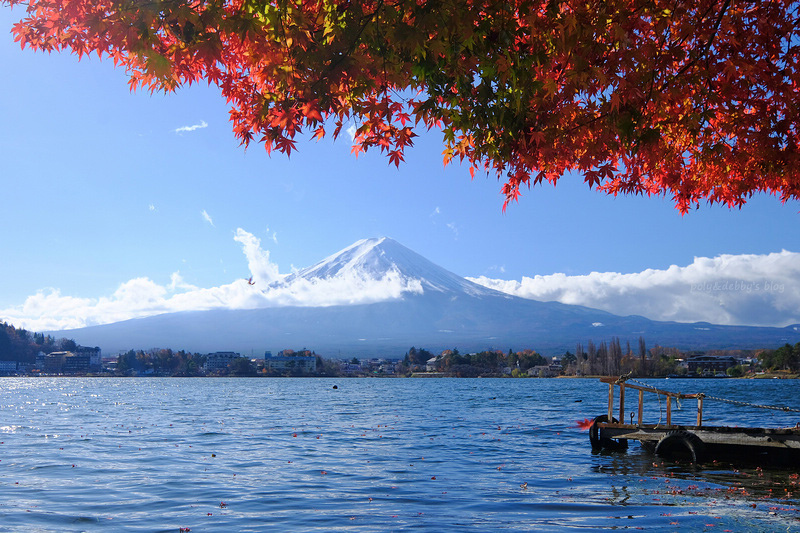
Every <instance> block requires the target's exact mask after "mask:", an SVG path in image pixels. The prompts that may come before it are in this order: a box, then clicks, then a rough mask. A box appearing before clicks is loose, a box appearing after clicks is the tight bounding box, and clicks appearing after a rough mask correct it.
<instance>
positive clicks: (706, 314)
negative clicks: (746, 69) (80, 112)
mask: <svg viewBox="0 0 800 533" xmlns="http://www.w3.org/2000/svg"><path fill="white" fill-rule="evenodd" d="M234 241H235V242H237V243H239V244H240V245H241V247H242V252H243V254H244V256H245V259H246V260H247V267H248V269H249V272H250V276H251V277H250V278H249V279H243V278H242V279H237V280H235V281H233V282H231V283H228V284H225V285H220V286H218V287H211V288H201V287H196V286H193V285H191V284H189V283H186V282H185V281H184V280H183V278H182V276H181V274H180V272H175V273H173V274H172V276H171V278H170V281H169V283H167V284H164V285H162V284H159V283H156V282H155V281H153V280H151V279H149V278H146V277H139V278H134V279H132V280H129V281H126V282H124V283H122V284H121V285H120V286H119V287H118V288H117V290H115V291H114V293H113V294H111V295H109V296H103V297H100V298H80V297H75V296H69V295H63V294H62V293H61V291H60V290H58V289H54V288H48V289H42V290H40V291H38V292H37V293H36V294H34V295H32V296H29V297H28V298H27V299H26V300H25V302H24V303H23V304H22V305H20V306H17V307H12V308H9V309H4V310H0V320H4V321H6V322H9V323H11V324H14V325H15V326H17V327H24V328H26V329H29V330H33V331H58V330H64V329H75V328H82V327H86V326H93V325H100V324H107V323H112V322H118V321H122V320H127V319H131V318H139V317H145V316H151V315H157V314H161V313H173V312H179V311H198V310H208V309H224V308H228V309H256V308H263V307H278V306H305V307H323V306H332V305H352V304H366V303H374V302H380V301H387V300H393V299H399V298H403V297H404V296H406V295H410V294H421V293H422V292H423V283H422V282H421V280H420V279H415V278H414V277H413V275H408V273H407V275H403V274H402V273H401V272H400V271H399V270H398V269H396V268H394V269H393V268H389V269H388V270H384V271H381V272H377V271H376V272H372V273H370V272H367V271H359V270H355V269H353V270H348V269H345V270H343V271H342V272H339V273H338V274H337V275H336V276H333V277H310V278H308V277H305V278H304V277H298V276H290V277H287V275H285V274H281V273H280V272H279V269H278V266H277V265H276V264H274V263H272V262H271V261H270V254H269V251H267V250H264V249H263V248H262V247H261V241H260V240H259V239H258V238H257V237H256V236H254V235H253V234H251V233H249V232H247V231H245V230H243V229H241V228H239V229H237V230H236V232H235V235H234ZM468 279H470V280H471V281H473V282H476V283H479V284H481V285H484V286H486V287H489V288H491V289H496V290H499V291H502V292H505V293H508V294H512V295H515V296H520V297H523V298H531V299H535V300H543V301H559V302H562V303H566V304H576V305H583V306H587V307H593V308H597V309H603V310H606V311H609V312H612V313H615V314H619V315H642V316H645V317H647V318H650V319H653V320H674V321H677V322H699V321H705V322H711V323H715V324H728V325H730V324H746V325H762V326H786V325H789V324H794V323H800V254H797V253H793V252H788V251H782V252H780V253H772V254H767V255H721V256H718V257H715V258H706V257H700V258H695V260H694V261H693V262H692V264H690V265H688V266H685V267H678V266H674V265H673V266H671V267H669V268H668V269H666V270H653V269H648V270H645V271H643V272H638V273H632V274H620V273H614V272H605V273H599V272H593V273H591V274H588V275H585V276H567V275H565V274H551V275H547V276H535V277H532V278H529V277H524V278H522V280H521V281H513V280H512V281H507V280H499V279H490V278H486V277H480V278H468Z"/></svg>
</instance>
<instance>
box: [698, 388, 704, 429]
mask: <svg viewBox="0 0 800 533" xmlns="http://www.w3.org/2000/svg"><path fill="white" fill-rule="evenodd" d="M702 425H703V395H702V394H699V395H698V396H697V427H700V426H702Z"/></svg>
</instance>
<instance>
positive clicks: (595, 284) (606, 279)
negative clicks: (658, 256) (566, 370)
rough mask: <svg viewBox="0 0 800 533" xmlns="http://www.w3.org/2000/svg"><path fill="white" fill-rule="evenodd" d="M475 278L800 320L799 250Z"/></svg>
mask: <svg viewBox="0 0 800 533" xmlns="http://www.w3.org/2000/svg"><path fill="white" fill-rule="evenodd" d="M470 279H472V281H475V282H477V283H480V284H481V285H485V286H486V287H490V288H493V289H496V290H500V291H502V292H506V293H508V294H513V295H515V296H521V297H523V298H531V299H535V300H542V301H558V302H562V303H566V304H577V305H583V306H587V307H594V308H597V309H603V310H606V311H609V312H611V313H615V314H618V315H642V316H645V317H647V318H650V319H653V320H674V321H677V322H701V321H705V322H711V323H714V324H746V325H759V326H787V325H789V324H795V323H799V322H800V254H798V253H793V252H788V251H785V250H784V251H782V252H780V253H772V254H766V255H720V256H718V257H714V258H708V257H696V258H695V259H694V261H693V262H692V264H690V265H688V266H685V267H679V266H676V265H673V266H671V267H669V268H668V269H666V270H654V269H648V270H645V271H643V272H637V273H633V274H620V273H616V272H592V273H591V274H587V275H585V276H567V275H565V274H551V275H547V276H535V277H533V278H529V277H523V278H522V280H521V281H513V280H512V281H506V280H499V279H490V278H487V277H484V276H482V277H480V278H470Z"/></svg>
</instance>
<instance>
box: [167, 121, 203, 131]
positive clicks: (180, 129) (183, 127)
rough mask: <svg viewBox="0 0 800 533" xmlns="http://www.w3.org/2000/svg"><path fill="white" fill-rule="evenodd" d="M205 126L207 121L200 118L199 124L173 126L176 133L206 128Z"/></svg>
mask: <svg viewBox="0 0 800 533" xmlns="http://www.w3.org/2000/svg"><path fill="white" fill-rule="evenodd" d="M207 127H208V123H207V122H206V121H205V120H201V121H200V124H193V125H191V126H181V127H180V128H175V133H178V134H181V133H187V132H190V131H194V130H199V129H202V128H207Z"/></svg>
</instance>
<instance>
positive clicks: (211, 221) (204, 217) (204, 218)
mask: <svg viewBox="0 0 800 533" xmlns="http://www.w3.org/2000/svg"><path fill="white" fill-rule="evenodd" d="M200 215H202V217H203V220H205V221H206V222H208V223H209V224H211V225H212V226H214V221H213V220H211V215H209V214H208V213H206V210H205V209H203V211H202V212H201V213H200ZM214 227H215V228H216V226H214Z"/></svg>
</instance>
